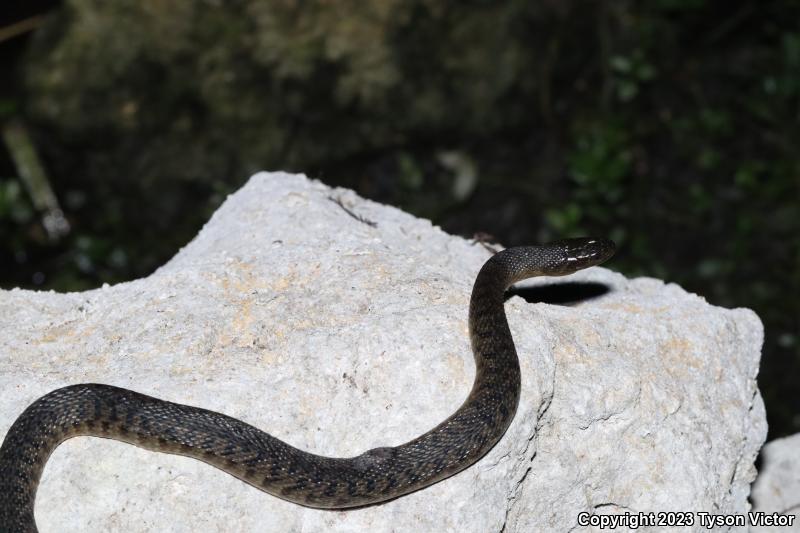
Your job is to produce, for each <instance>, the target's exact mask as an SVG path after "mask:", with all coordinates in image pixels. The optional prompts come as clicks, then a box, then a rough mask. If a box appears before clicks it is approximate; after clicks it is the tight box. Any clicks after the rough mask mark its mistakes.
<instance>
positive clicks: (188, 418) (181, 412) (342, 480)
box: [0, 237, 615, 533]
mask: <svg viewBox="0 0 800 533" xmlns="http://www.w3.org/2000/svg"><path fill="white" fill-rule="evenodd" d="M614 250H615V245H614V243H613V242H612V241H610V240H607V239H598V238H585V237H584V238H577V239H566V240H562V241H557V242H553V243H550V244H545V245H539V246H519V247H513V248H507V249H505V250H502V251H500V252H497V253H496V254H494V255H492V256H491V257H490V258H489V259H488V260H487V261H486V262H485V263H484V265H483V267H482V268H481V269H480V272H479V273H478V275H477V277H476V278H475V283H474V286H473V289H472V295H471V297H470V304H469V317H468V325H469V334H470V344H471V347H472V351H473V355H474V358H475V365H476V371H475V380H474V383H473V385H472V390H471V391H470V393H469V395H468V396H467V399H466V400H465V401H464V403H463V404H462V405H461V406H460V407H459V408H458V409H457V410H456V411H455V412H454V413H453V414H452V415H451V416H450V417H448V418H447V419H446V420H444V421H443V422H442V423H440V424H439V425H437V426H436V427H434V428H433V429H431V430H429V431H427V432H426V433H424V434H422V435H421V436H419V437H417V438H415V439H413V440H411V441H409V442H406V443H405V444H401V445H399V446H395V447H382V448H374V449H371V450H368V451H366V452H364V453H362V454H361V455H358V456H355V457H348V458H335V457H324V456H320V455H315V454H312V453H309V452H307V451H303V450H300V449H298V448H295V447H293V446H291V445H289V444H287V443H285V442H283V441H281V440H279V439H277V438H275V437H273V436H271V435H269V434H268V433H265V432H264V431H261V430H260V429H257V428H256V427H254V426H252V425H250V424H247V423H245V422H243V421H241V420H238V419H236V418H232V417H230V416H227V415H224V414H221V413H218V412H214V411H209V410H206V409H202V408H200V407H193V406H188V405H183V404H178V403H172V402H168V401H165V400H161V399H158V398H154V397H151V396H147V395H145V394H141V393H138V392H134V391H132V390H129V389H124V388H119V387H115V386H111V385H104V384H97V383H88V384H76V385H68V386H65V387H63V388H59V389H56V390H54V391H52V392H49V393H48V394H45V395H44V396H42V397H41V398H39V399H38V400H36V401H35V402H33V403H32V404H31V405H30V406H28V407H27V408H26V409H25V410H24V412H23V413H22V414H21V415H20V416H19V417H18V418H17V419H16V420H15V421H14V423H13V424H12V425H11V428H10V429H9V430H8V432H7V434H6V436H5V439H4V440H3V444H2V446H0V531H3V532H14V533H17V532H35V531H37V527H36V522H35V518H34V503H35V499H36V489H37V487H38V485H39V480H40V478H41V475H42V471H43V470H44V466H45V463H46V462H47V459H48V457H49V456H50V454H51V453H52V451H53V450H54V449H55V448H56V447H57V446H58V445H59V444H60V443H61V442H63V441H64V440H66V439H69V438H72V437H76V436H94V437H105V438H109V439H114V440H119V441H124V442H128V443H131V444H134V445H136V446H140V447H142V448H145V449H148V450H152V451H158V452H164V453H171V454H179V455H184V456H189V457H192V458H194V459H198V460H200V461H204V462H206V463H209V464H211V465H212V466H215V467H217V468H219V469H221V470H223V471H225V472H227V473H229V474H232V475H233V476H236V477H237V478H239V479H241V480H243V481H245V482H246V483H249V484H251V485H253V486H255V487H256V488H258V489H261V490H263V491H265V492H267V493H269V494H272V495H274V496H276V497H279V498H282V499H284V500H288V501H290V502H294V503H296V504H299V505H301V506H305V507H311V508H319V509H347V508H353V507H363V506H367V505H371V504H376V503H380V502H385V501H387V500H392V499H395V498H397V497H399V496H403V495H406V494H408V493H411V492H414V491H416V490H419V489H422V488H424V487H427V486H429V485H431V484H433V483H436V482H438V481H441V480H443V479H445V478H447V477H450V476H452V475H453V474H455V473H457V472H459V471H461V470H463V469H465V468H467V467H468V466H470V465H472V464H474V463H475V462H476V461H478V459H480V458H481V457H483V456H484V455H485V454H486V453H487V452H488V451H489V450H490V449H492V448H493V447H494V445H495V444H496V443H497V442H498V441H499V440H500V438H501V437H502V436H503V434H504V433H505V432H506V430H507V429H508V427H509V425H510V424H511V421H512V420H513V418H514V415H515V413H516V410H517V405H518V403H519V398H520V391H521V381H520V365H519V359H518V357H517V352H516V348H515V346H514V340H513V339H512V337H511V331H510V329H509V325H508V321H507V319H506V314H505V309H504V303H505V291H506V289H508V288H509V287H510V286H511V285H513V284H514V283H516V282H518V281H521V280H523V279H526V278H530V277H534V276H563V275H567V274H571V273H573V272H576V271H578V270H581V269H583V268H587V267H590V266H593V265H597V264H600V263H602V262H604V261H605V260H607V259H608V258H609V257H611V256H612V255H613V253H614Z"/></svg>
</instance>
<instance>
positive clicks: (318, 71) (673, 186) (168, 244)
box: [0, 0, 800, 438]
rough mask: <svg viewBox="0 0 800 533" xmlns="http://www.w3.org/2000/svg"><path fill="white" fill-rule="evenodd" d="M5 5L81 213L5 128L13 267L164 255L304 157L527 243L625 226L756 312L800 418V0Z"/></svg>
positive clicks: (16, 87) (708, 288)
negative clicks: (34, 188) (43, 200)
mask: <svg viewBox="0 0 800 533" xmlns="http://www.w3.org/2000/svg"><path fill="white" fill-rule="evenodd" d="M39 15H42V16H43V17H42V18H34V19H33V20H31V19H30V17H35V16H39ZM0 17H2V19H0V28H2V29H0V39H2V40H0V74H1V75H2V79H3V80H4V83H2V84H0V125H2V127H3V128H4V131H6V130H12V129H13V130H14V131H17V132H19V131H22V132H24V133H25V134H26V135H25V136H24V137H23V141H22V143H21V144H22V147H23V148H24V150H23V152H24V158H27V159H26V160H27V161H28V162H29V163H30V162H31V161H33V162H34V166H36V165H35V163H36V162H38V163H39V164H40V165H41V167H42V169H43V172H44V177H45V178H46V179H45V181H46V183H49V186H50V188H52V190H53V192H54V195H55V198H56V199H57V201H58V208H60V209H61V210H63V213H64V216H65V220H66V221H67V222H68V223H69V231H68V232H65V233H63V234H60V235H58V234H53V233H52V232H50V233H48V231H47V228H46V226H45V224H44V220H45V219H46V217H47V216H48V214H52V213H50V212H49V211H48V208H42V207H41V206H39V207H36V206H37V204H36V202H35V200H34V199H35V198H36V197H37V196H41V195H42V193H41V191H39V192H33V193H31V192H30V191H29V190H28V189H27V188H26V186H25V180H23V179H21V178H20V176H21V175H22V174H23V173H24V172H22V171H21V164H20V162H19V161H18V160H16V159H14V157H13V156H12V153H17V155H19V153H20V152H19V150H20V148H19V146H17V148H12V147H11V146H10V145H9V143H8V142H5V143H4V144H3V146H2V147H0V243H2V248H1V249H0V265H2V278H0V283H1V284H2V286H3V287H4V288H10V287H14V286H21V287H26V288H36V289H55V290H58V291H76V290H84V289H88V288H92V287H97V286H99V285H100V284H102V283H105V282H107V283H116V282H120V281H124V280H130V279H134V278H138V277H142V276H146V275H148V274H149V273H150V272H152V271H153V270H154V269H155V268H157V267H158V266H159V265H161V264H163V263H164V262H165V261H166V260H168V259H169V258H170V257H171V256H172V255H173V254H174V253H175V252H176V251H177V250H178V248H179V247H180V246H182V245H184V244H185V243H186V242H188V241H189V240H190V239H191V238H192V237H193V236H194V235H195V234H196V232H197V231H198V230H199V228H200V227H201V225H202V224H203V223H204V222H205V221H206V220H207V219H208V217H209V215H210V214H211V213H212V212H213V211H214V209H215V208H216V207H218V206H219V204H220V203H221V202H222V201H223V200H224V197H225V195H227V194H228V193H230V192H232V191H234V190H236V189H237V188H238V187H240V186H241V185H242V184H243V183H244V182H245V180H246V179H247V177H248V176H249V175H250V174H251V173H253V172H254V171H257V170H261V169H276V170H277V169H281V170H290V171H301V172H305V173H307V174H308V175H309V176H311V177H315V178H319V179H321V180H322V181H324V182H325V183H327V184H330V185H341V186H346V187H350V188H353V189H355V190H356V191H358V192H359V194H361V195H363V196H366V197H368V198H372V199H374V200H377V201H380V202H384V203H388V204H392V205H396V206H399V207H401V208H403V209H405V210H407V211H409V212H411V213H414V214H416V215H418V216H422V217H426V218H430V219H432V220H433V221H434V223H436V224H439V225H441V226H442V227H443V228H444V229H445V230H446V231H449V232H451V233H455V234H461V235H464V236H469V237H471V236H472V235H474V234H475V233H477V232H484V233H488V234H491V235H492V236H494V237H495V238H496V239H497V240H498V241H500V242H502V243H503V244H505V245H516V244H530V243H535V242H541V241H547V240H551V239H558V238H564V237H568V236H574V235H586V234H588V235H596V236H608V237H611V238H613V239H614V240H615V241H616V242H617V243H618V246H619V252H618V255H617V256H616V257H615V258H614V260H613V262H612V263H610V265H609V266H610V267H611V268H613V269H617V270H620V271H622V272H624V273H625V274H626V275H628V276H638V275H646V276H652V277H657V278H661V279H664V280H666V281H670V282H676V283H679V284H681V285H682V286H683V287H685V288H686V289H688V290H690V291H693V292H696V293H698V294H701V295H703V296H705V297H706V298H707V299H708V300H709V301H710V302H711V303H713V304H715V305H721V306H725V307H739V306H743V307H750V308H752V309H754V310H755V311H756V312H757V313H758V314H759V316H760V317H761V319H762V321H763V322H764V325H765V329H766V338H765V345H764V351H763V359H762V368H761V373H760V376H759V383H760V387H761V391H762V393H763V395H764V398H765V401H766V405H767V413H768V420H769V425H770V438H775V437H779V436H782V435H787V434H790V433H795V432H798V431H800V395H798V394H797V392H796V390H797V387H796V381H797V376H798V370H800V339H798V325H799V323H800V304H798V296H800V291H799V290H798V289H800V238H799V237H798V230H800V151H799V150H798V146H800V127H799V126H800V4H799V3H798V2H795V1H778V0H775V1H755V0H754V1H749V2H715V1H706V0H658V1H646V2H635V1H632V0H628V1H618V2H590V1H570V0H566V1H555V0H550V1H541V2H530V1H528V0H525V1H522V0H517V1H515V0H511V1H507V2H499V3H498V2H488V1H479V0H472V1H449V0H402V1H401V0H362V1H354V0H353V1H345V0H335V1H330V0H329V1H322V0H317V1H307V2H299V1H297V0H294V1H293V0H280V1H279V0H273V1H229V2H212V1H207V2H204V1H193V2H186V1H178V0H173V1H163V2H138V1H137V2H133V1H128V0H126V1H119V2H101V1H99V0H94V1H90V0H69V1H67V2H44V1H40V2H26V3H24V4H22V3H21V4H19V5H14V4H13V3H10V7H8V8H6V7H4V10H3V13H2V15H0ZM25 21H28V22H27V23H26V24H27V26H29V27H26V24H23V23H24V22H25ZM3 30H5V33H3ZM15 30H18V31H16V33H15ZM15 150H17V152H15ZM23 164H24V162H23ZM51 207H52V206H51Z"/></svg>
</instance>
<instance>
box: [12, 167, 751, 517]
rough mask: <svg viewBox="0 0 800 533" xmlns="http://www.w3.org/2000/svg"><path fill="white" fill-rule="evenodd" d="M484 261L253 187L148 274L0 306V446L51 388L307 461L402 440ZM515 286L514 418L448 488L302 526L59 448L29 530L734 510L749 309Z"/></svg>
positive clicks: (25, 295) (124, 457)
mask: <svg viewBox="0 0 800 533" xmlns="http://www.w3.org/2000/svg"><path fill="white" fill-rule="evenodd" d="M331 198H333V199H334V200H337V201H338V202H340V203H341V205H339V204H337V202H335V201H332V200H331ZM342 206H344V207H342ZM345 208H346V209H345ZM348 211H349V212H348ZM358 217H361V220H359V219H358ZM367 221H369V222H372V224H370V223H367ZM489 255H490V254H489V252H488V251H487V250H486V249H485V248H484V247H482V246H481V245H476V244H474V243H472V242H470V241H467V240H464V239H461V238H458V237H453V236H450V235H447V234H445V233H443V232H442V231H441V230H439V229H438V228H436V227H433V226H431V224H430V223H429V222H428V221H425V220H419V219H416V218H414V217H412V216H410V215H408V214H406V213H403V212H401V211H399V210H398V209H394V208H392V207H387V206H382V205H379V204H376V203H373V202H370V201H367V200H363V199H361V198H359V197H357V196H356V195H355V194H354V193H352V192H351V191H347V190H332V189H330V188H328V187H326V186H324V185H323V184H321V183H319V182H316V181H310V180H308V179H306V178H305V177H303V176H296V175H289V174H284V173H272V174H266V173H263V174H258V175H256V176H254V177H253V178H252V179H251V180H250V182H249V183H248V184H247V185H246V186H245V187H244V188H243V189H241V190H240V191H239V192H237V193H236V194H234V195H232V196H231V197H230V198H229V199H228V200H227V201H226V202H225V204H224V205H223V206H222V207H221V208H220V209H219V210H218V211H217V213H215V215H214V216H213V217H212V219H211V220H210V221H209V223H208V224H207V225H206V226H205V227H204V228H203V230H202V231H201V232H200V233H199V234H198V235H197V237H196V238H195V239H194V240H193V241H192V242H191V243H190V244H189V245H188V246H186V247H185V248H184V249H183V250H181V251H180V253H178V254H177V255H176V256H175V257H174V258H173V259H172V260H171V261H170V262H169V263H167V264H166V265H164V266H163V267H162V268H160V269H159V270H158V271H157V272H155V273H154V274H152V275H151V276H149V277H148V278H146V279H141V280H136V281H132V282H129V283H122V284H119V285H115V286H113V287H104V288H102V289H97V290H92V291H87V292H82V293H72V294H55V293H52V292H51V293H46V292H31V291H22V290H12V291H4V292H0V391H2V393H1V394H0V435H4V434H5V432H6V430H7V428H8V427H9V426H10V424H11V423H12V421H13V420H14V418H16V416H17V415H19V414H20V413H21V412H22V410H23V409H24V408H25V407H26V406H27V405H28V404H29V403H31V402H32V401H33V400H35V399H36V398H37V397H39V396H41V395H43V394H45V393H46V392H48V391H50V390H52V389H55V388H58V387H61V386H64V385H67V384H72V383H81V382H100V383H108V384H113V385H117V386H122V387H128V388H131V389H134V390H137V391H139V392H143V393H146V394H150V395H153V396H156V397H159V398H163V399H166V400H170V401H174V402H180V403H187V404H191V405H197V406H201V407H204V408H207V409H213V410H216V411H220V412H223V413H226V414H228V415H231V416H234V417H237V418H240V419H243V420H245V421H247V422H249V423H250V424H253V425H255V426H257V427H260V428H262V429H264V430H265V431H268V432H269V433H271V434H272V435H274V436H276V437H278V438H280V439H283V440H285V441H287V442H289V443H290V444H292V445H294V446H297V447H300V448H303V449H306V450H309V451H311V452H314V453H317V454H323V455H331V456H352V455H357V454H359V453H361V452H363V451H365V450H367V449H369V448H373V447H378V446H392V445H398V444H401V443H403V442H406V441H407V440H410V439H412V438H414V437H415V436H417V435H419V434H421V433H423V432H424V431H426V430H428V429H429V428H431V427H432V426H434V425H436V424H437V423H438V422H440V421H441V420H443V419H444V418H446V417H447V416H449V415H450V413H452V412H453V411H454V410H455V409H456V408H457V407H458V406H459V405H460V404H461V402H462V401H463V400H464V399H465V397H466V396H467V394H468V392H469V389H470V387H471V384H472V380H473V377H474V371H475V370H474V365H473V360H472V355H471V352H470V347H469V340H468V335H467V321H466V317H467V306H468V302H469V295H470V290H471V287H472V283H473V280H474V278H475V275H476V273H477V272H478V270H479V268H480V266H481V264H482V263H483V262H484V261H485V260H486V259H487V258H488V257H489ZM609 266H610V267H611V268H613V266H614V264H613V259H612V262H611V263H609ZM522 286H523V287H527V288H523V289H520V290H518V291H517V293H518V294H519V295H518V296H515V297H512V298H510V299H509V300H508V302H507V303H506V311H507V313H508V317H509V322H510V325H511V330H512V332H513V334H514V338H515V341H516V345H517V351H518V352H519V354H520V357H521V365H522V373H523V390H522V399H521V402H520V405H519V409H518V411H517V415H516V418H515V419H514V422H513V424H512V425H511V427H510V429H509V430H508V432H507V433H506V435H505V436H504V437H503V438H502V440H501V441H500V442H499V443H498V445H497V446H496V447H495V448H494V449H493V450H492V451H491V452H489V453H488V454H487V455H486V456H485V457H484V458H483V459H482V460H480V461H479V462H478V463H477V464H476V465H474V466H472V467H471V468H468V469H467V470H465V471H463V472H461V473H459V474H458V475H456V476H454V477H452V478H450V479H447V480H445V481H443V482H441V483H438V484H436V485H434V486H432V487H429V488H427V489H425V490H422V491H419V492H416V493H414V494H411V495H409V496H406V497H402V498H399V499H397V500H394V501H391V502H388V503H385V504H383V505H377V506H372V507H368V508H362V509H357V510H352V511H319V510H313V509H306V508H303V507H300V506H297V505H294V504H291V503H287V502H285V501H282V500H280V499H278V498H275V497H273V496H270V495H268V494H265V493H263V492H260V491H258V490H256V489H254V488H253V487H250V486H249V485H247V484H245V483H243V482H241V481H239V480H237V479H235V478H233V477H232V476H229V475H227V474H225V473H223V472H221V471H218V470H216V469H214V468H212V467H210V466H208V465H206V464H204V463H202V462H199V461H195V460H192V459H188V458H184V457H177V456H169V455H164V454H157V453H153V452H148V451H145V450H141V449H138V448H136V447H134V446H131V445H128V444H124V443H118V442H113V441H109V440H104V439H93V438H76V439H72V440H70V441H67V442H66V443H64V444H63V445H62V446H61V447H59V448H58V449H57V450H56V452H55V453H54V454H53V456H52V457H51V459H50V461H49V463H48V466H47V468H46V470H45V474H44V479H43V482H42V485H41V487H40V490H39V495H38V499H37V507H36V516H37V520H38V523H39V525H40V528H41V531H43V532H47V531H66V530H69V531H85V532H89V531H133V532H141V531H159V532H160V531H176V532H194V531H205V532H214V531H220V532H222V531H340V532H344V531H376V532H378V531H381V532H382V531H459V532H471V531H475V532H487V531H505V532H515V531H519V532H530V531H565V530H567V529H572V530H575V531H588V530H590V529H591V528H590V527H584V526H579V525H578V516H579V513H582V512H585V513H597V514H614V513H624V512H626V511H627V512H639V511H641V512H651V511H652V512H661V511H707V512H714V513H744V512H746V511H747V510H748V502H747V497H748V494H749V490H750V483H751V481H752V480H753V478H754V474H755V470H754V467H753V460H754V458H755V457H756V454H757V453H758V450H759V448H760V447H761V445H762V443H763V440H764V437H765V431H766V422H765V417H764V407H763V403H762V401H761V396H760V394H759V392H758V389H757V387H756V381H755V378H756V374H757V372H758V363H759V356H760V347H761V341H762V327H761V323H760V322H759V320H758V318H757V317H756V315H755V314H754V313H753V312H751V311H749V310H747V309H733V310H729V309H722V308H718V307H714V306H711V305H709V304H708V303H707V302H706V301H705V300H704V299H703V298H702V297H699V296H696V295H694V294H689V293H687V292H686V291H684V290H683V289H681V288H680V287H678V286H677V285H674V284H665V283H663V282H661V281H659V280H655V279H648V278H640V279H634V280H628V279H625V278H624V277H623V276H622V275H620V274H617V273H614V272H612V271H610V270H607V269H605V268H600V267H595V268H591V269H589V270H586V271H582V272H580V273H578V274H576V275H573V276H571V277H569V278H553V279H541V278H540V279H536V280H532V281H530V282H526V283H524V284H522ZM520 296H522V297H520ZM587 296H588V297H587ZM526 299H527V300H531V301H535V300H537V299H538V300H544V301H545V302H551V303H562V304H564V303H567V305H551V304H548V303H529V302H528V301H526ZM576 299H577V300H580V301H572V302H569V301H568V300H576ZM565 301H566V302H565ZM662 529H663V528H659V527H652V528H648V527H643V528H640V530H639V531H660V530H662ZM688 530H702V528H701V527H700V526H695V527H694V528H689V529H683V531H688Z"/></svg>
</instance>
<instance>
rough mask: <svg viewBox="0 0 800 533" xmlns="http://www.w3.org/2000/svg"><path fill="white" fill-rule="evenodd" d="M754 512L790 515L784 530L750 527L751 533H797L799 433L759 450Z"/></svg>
mask: <svg viewBox="0 0 800 533" xmlns="http://www.w3.org/2000/svg"><path fill="white" fill-rule="evenodd" d="M752 500H753V510H754V511H760V512H764V513H780V514H784V515H793V516H794V517H795V518H794V523H793V524H792V525H791V526H784V527H753V528H751V529H750V531H752V532H753V533H767V532H776V533H777V532H782V533H798V532H800V433H797V434H795V435H792V436H791V437H785V438H783V439H776V440H773V441H770V442H768V443H767V444H766V446H764V448H763V449H762V450H761V470H760V471H759V472H758V477H757V478H756V482H755V483H754V484H753V495H752Z"/></svg>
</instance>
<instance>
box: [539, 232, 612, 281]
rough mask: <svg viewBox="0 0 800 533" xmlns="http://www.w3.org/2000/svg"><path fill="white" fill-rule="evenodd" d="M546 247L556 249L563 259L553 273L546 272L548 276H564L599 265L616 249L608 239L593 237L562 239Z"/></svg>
mask: <svg viewBox="0 0 800 533" xmlns="http://www.w3.org/2000/svg"><path fill="white" fill-rule="evenodd" d="M548 246H554V247H558V248H559V249H560V252H561V253H562V254H563V257H564V260H563V261H562V262H561V263H560V264H559V266H558V268H557V269H556V271H555V272H547V275H548V276H564V275H567V274H572V273H573V272H577V271H578V270H582V269H584V268H588V267H590V266H595V265H599V264H601V263H603V262H605V261H606V260H607V259H609V258H610V257H611V256H612V255H614V251H615V250H616V248H617V247H616V245H615V244H614V241H612V240H610V239H597V238H593V237H579V238H576V239H564V240H561V241H556V242H552V243H550V244H549V245H548Z"/></svg>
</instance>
